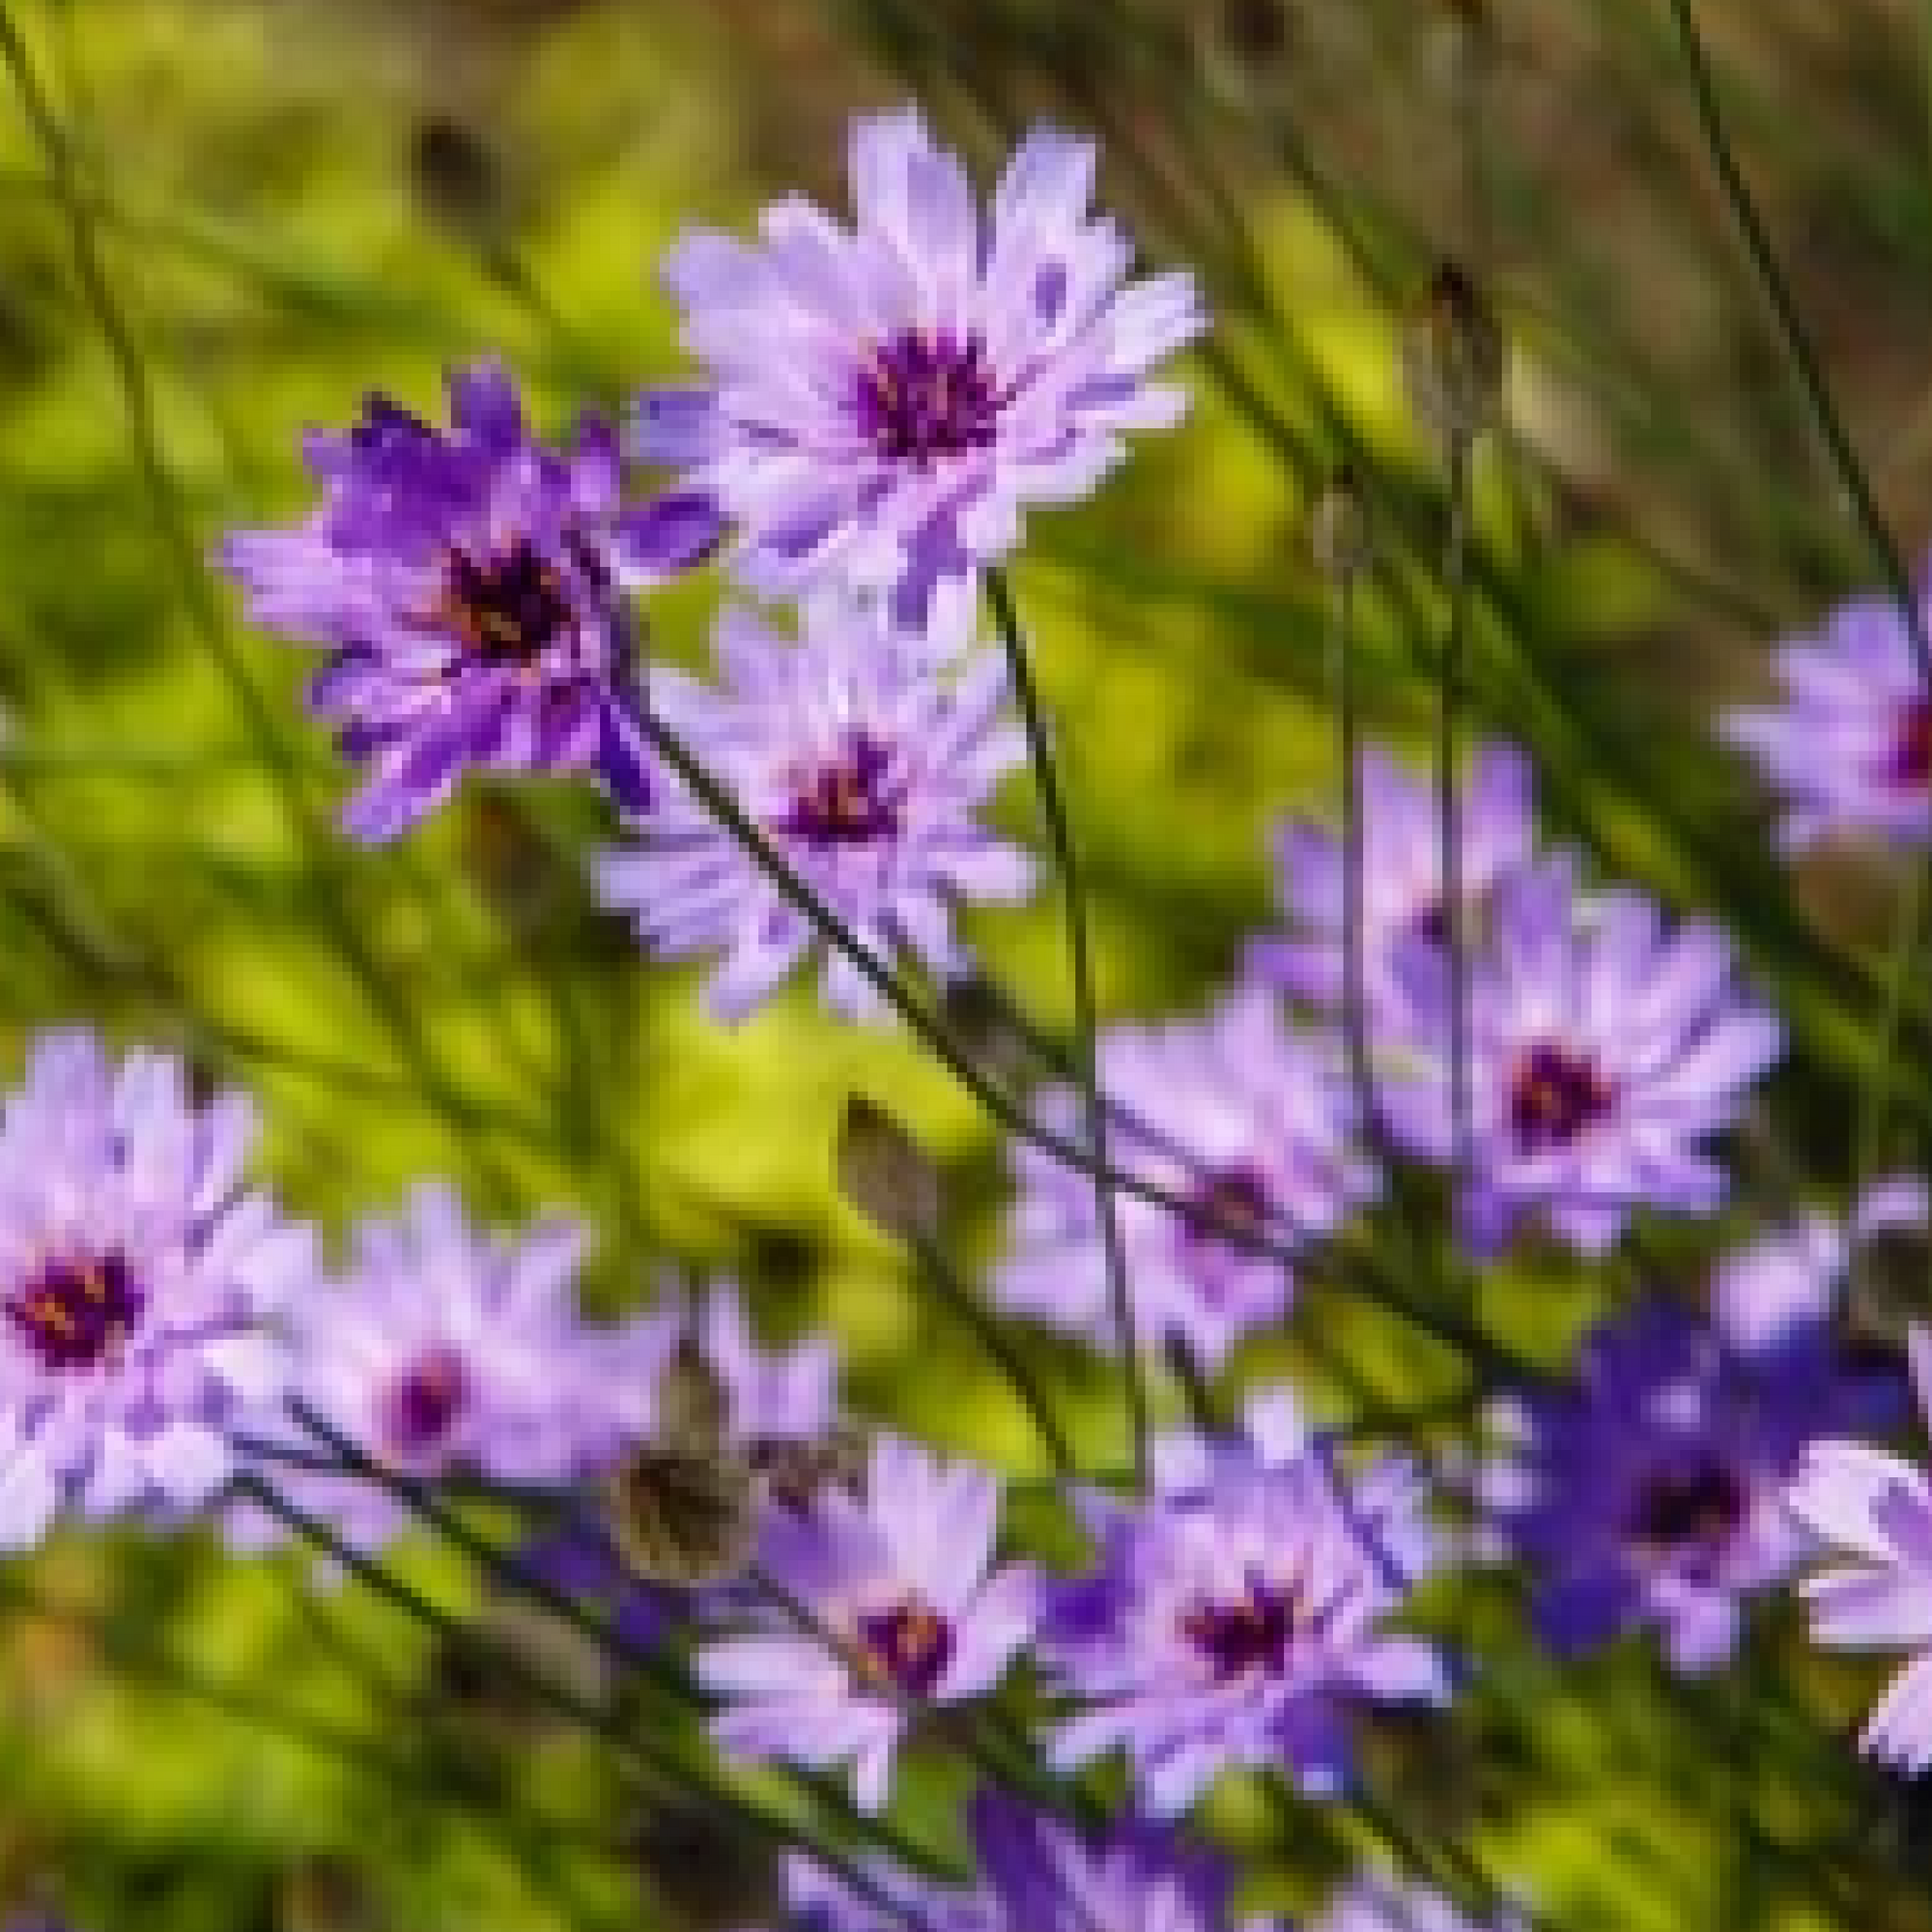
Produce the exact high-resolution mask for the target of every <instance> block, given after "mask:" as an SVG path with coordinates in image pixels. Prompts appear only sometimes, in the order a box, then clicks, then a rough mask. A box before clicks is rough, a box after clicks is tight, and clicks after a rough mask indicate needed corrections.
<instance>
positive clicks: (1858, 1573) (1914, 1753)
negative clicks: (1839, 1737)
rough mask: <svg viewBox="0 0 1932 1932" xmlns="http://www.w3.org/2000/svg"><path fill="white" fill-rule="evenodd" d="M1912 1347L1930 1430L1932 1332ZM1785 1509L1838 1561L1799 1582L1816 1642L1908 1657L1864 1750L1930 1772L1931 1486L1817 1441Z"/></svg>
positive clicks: (1896, 1460) (1901, 1466) (1858, 1448)
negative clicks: (1802, 1587)
mask: <svg viewBox="0 0 1932 1932" xmlns="http://www.w3.org/2000/svg"><path fill="white" fill-rule="evenodd" d="M1910 1349H1911V1356H1912V1380H1913V1386H1914V1388H1915V1390H1916V1391H1917V1394H1918V1406H1919V1411H1920V1414H1921V1416H1922V1418H1923V1420H1924V1423H1925V1425H1926V1427H1927V1428H1928V1429H1932V1328H1927V1327H1923V1326H1915V1327H1914V1328H1913V1330H1912V1333H1911V1337H1910ZM1788 1502H1789V1505H1790V1508H1791V1511H1792V1514H1793V1515H1794V1516H1795V1517H1796V1518H1797V1520H1799V1521H1800V1522H1801V1523H1803V1524H1804V1527H1805V1528H1806V1529H1808V1530H1809V1531H1810V1532H1811V1533H1812V1534H1813V1535H1814V1536H1816V1537H1817V1538H1818V1539H1819V1541H1820V1542H1821V1543H1823V1544H1824V1545H1825V1546H1826V1547H1827V1548H1829V1549H1830V1551H1831V1553H1832V1554H1833V1556H1835V1557H1838V1558H1841V1559H1844V1560H1842V1561H1840V1562H1837V1563H1835V1564H1833V1566H1832V1567H1831V1568H1828V1569H1825V1570H1822V1571H1820V1572H1818V1573H1817V1574H1816V1575H1815V1576H1811V1577H1806V1578H1805V1580H1804V1595H1805V1597H1806V1598H1807V1599H1808V1600H1809V1602H1810V1605H1811V1634H1812V1637H1813V1639H1814V1640H1815V1641H1816V1642H1818V1643H1822V1644H1829V1645H1831V1646H1832V1647H1833V1648H1834V1649H1843V1650H1871V1649H1883V1650H1904V1651H1908V1652H1911V1653H1913V1655H1912V1658H1911V1661H1910V1662H1908V1663H1907V1664H1906V1665H1905V1667H1904V1668H1903V1669H1902V1670H1901V1671H1900V1672H1899V1673H1898V1675H1897V1676H1896V1677H1894V1678H1893V1679H1892V1681H1891V1684H1890V1686H1889V1688H1888V1690H1886V1693H1885V1695H1884V1696H1883V1697H1881V1698H1880V1699H1879V1702H1878V1704H1877V1707H1876V1708H1875V1709H1874V1710H1873V1712H1872V1714H1871V1717H1870V1719H1868V1720H1867V1722H1866V1724H1865V1728H1864V1733H1863V1735H1862V1737H1861V1739H1860V1748H1861V1749H1862V1750H1863V1751H1864V1752H1865V1753H1866V1754H1867V1755H1868V1756H1870V1757H1875V1758H1878V1759H1880V1760H1881V1761H1883V1762H1884V1763H1887V1764H1891V1765H1896V1766H1897V1767H1898V1768H1899V1769H1900V1770H1901V1771H1904V1772H1907V1773H1909V1774H1911V1775H1912V1776H1915V1777H1916V1776H1918V1775H1919V1774H1920V1773H1921V1772H1924V1771H1926V1770H1928V1769H1932V1481H1928V1479H1927V1477H1926V1473H1925V1471H1924V1470H1923V1469H1922V1468H1920V1467H1919V1466H1918V1464H1917V1463H1908V1462H1906V1461H1905V1460H1904V1459H1903V1458H1902V1457H1898V1456H1892V1455H1889V1454H1887V1453H1886V1451H1884V1450H1882V1449H1874V1448H1871V1447H1870V1446H1869V1445H1867V1444H1866V1443H1863V1442H1858V1441H1850V1440H1839V1439H1833V1440H1830V1441H1820V1442H1814V1443H1812V1444H1811V1446H1810V1447H1809V1449H1808V1450H1807V1451H1806V1452H1805V1456H1804V1464H1803V1466H1802V1467H1801V1468H1800V1470H1799V1472H1798V1476H1797V1479H1796V1481H1794V1482H1793V1484H1792V1486H1791V1490H1790V1493H1789V1497H1788Z"/></svg>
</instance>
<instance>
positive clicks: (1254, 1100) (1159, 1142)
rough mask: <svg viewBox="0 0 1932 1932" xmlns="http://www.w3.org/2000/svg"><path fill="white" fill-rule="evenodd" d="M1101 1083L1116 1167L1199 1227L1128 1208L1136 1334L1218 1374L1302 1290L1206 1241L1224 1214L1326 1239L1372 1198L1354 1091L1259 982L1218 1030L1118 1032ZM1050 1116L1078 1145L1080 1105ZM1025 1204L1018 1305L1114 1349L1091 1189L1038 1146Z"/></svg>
mask: <svg viewBox="0 0 1932 1932" xmlns="http://www.w3.org/2000/svg"><path fill="white" fill-rule="evenodd" d="M1099 1063H1100V1084H1101V1089H1102V1091H1103V1092H1104V1093H1105V1094H1106V1095H1107V1096H1108V1098H1109V1100H1110V1101H1111V1102H1112V1104H1113V1108H1114V1119H1115V1125H1114V1128H1113V1132H1112V1134H1111V1136H1110V1140H1111V1151H1112V1152H1113V1155H1114V1158H1115V1161H1116V1164H1117V1165H1119V1166H1120V1167H1121V1168H1122V1169H1123V1170H1124V1171H1125V1172H1128V1173H1131V1174H1136V1175H1139V1176H1141V1177H1143V1178H1144V1179H1149V1180H1156V1181H1159V1182H1162V1183H1163V1184H1165V1185H1166V1186H1168V1187H1170V1188H1172V1189H1174V1190H1175V1191H1177V1192H1179V1194H1181V1195H1182V1196H1184V1197H1185V1198H1186V1200H1187V1201H1188V1202H1189V1203H1190V1205H1192V1206H1193V1208H1194V1209H1195V1211H1194V1212H1193V1213H1192V1214H1175V1213H1173V1212H1171V1211H1170V1210H1169V1209H1167V1208H1163V1207H1160V1206H1157V1205H1155V1204H1152V1203H1150V1202H1147V1201H1143V1200H1141V1199H1140V1198H1139V1197H1137V1196H1133V1195H1122V1196H1121V1197H1120V1203H1119V1213H1120V1219H1121V1232H1122V1240H1123V1242H1124V1244H1125V1248H1126V1259H1127V1276H1128V1281H1129V1283H1130V1288H1131V1293H1132V1301H1133V1316H1134V1332H1135V1334H1136V1335H1137V1336H1138V1337H1139V1338H1140V1339H1141V1340H1142V1341H1143V1342H1144V1343H1146V1344H1147V1345H1149V1346H1150V1347H1158V1346H1159V1344H1160V1343H1161V1341H1162V1339H1163V1338H1164V1337H1165V1336H1167V1335H1169V1334H1177V1335H1179V1336H1181V1337H1182V1338H1184V1340H1185V1341H1186V1343H1187V1344H1188V1346H1189V1348H1190V1349H1191V1350H1193V1351H1194V1352H1195V1353H1196V1354H1197V1355H1199V1356H1200V1358H1201V1359H1202V1360H1203V1361H1204V1362H1206V1363H1207V1364H1208V1366H1210V1367H1213V1366H1217V1365H1218V1364H1219V1363H1220V1362H1221V1360H1222V1358H1223V1357H1224V1356H1225V1355H1226V1354H1227V1352H1228V1350H1229V1349H1230V1348H1231V1347H1232V1346H1233V1345H1234V1344H1235V1343H1236V1341H1238V1340H1239V1339H1240V1337H1241V1336H1242V1335H1244V1334H1246V1333H1248V1332H1249V1331H1250V1330H1252V1329H1255V1328H1258V1327H1261V1326H1263V1325H1264V1324H1265V1323H1267V1322H1270V1321H1277V1320H1278V1319H1279V1318H1280V1317H1281V1316H1282V1315H1283V1314H1285V1313H1286V1311H1287V1309H1288V1306H1289V1303H1290V1301H1291V1299H1292V1297H1293V1293H1294V1281H1293V1275H1292V1273H1291V1272H1290V1270H1289V1269H1288V1268H1286V1267H1285V1266H1284V1265H1283V1264H1282V1263H1281V1262H1280V1261H1279V1260H1278V1259H1276V1258H1275V1257H1273V1256H1271V1255H1266V1254H1260V1253H1256V1252H1254V1251H1252V1250H1249V1249H1244V1248H1240V1247H1236V1246H1234V1245H1232V1244H1230V1243H1229V1242H1228V1241H1226V1240H1225V1239H1219V1238H1216V1237H1215V1236H1213V1235H1212V1234H1210V1233H1209V1232H1208V1230H1209V1227H1210V1225H1211V1218H1212V1217H1219V1218H1220V1219H1222V1220H1223V1221H1225V1222H1230V1223H1233V1224H1235V1225H1236V1226H1240V1227H1247V1228H1251V1229H1253V1230H1255V1231H1257V1232H1260V1231H1263V1230H1279V1231H1281V1238H1285V1239H1291V1238H1310V1239H1312V1238H1315V1237H1317V1236H1321V1235H1323V1234H1325V1233H1327V1232H1328V1231H1329V1230H1330V1229H1331V1228H1333V1227H1334V1226H1335V1225H1336V1224H1337V1223H1338V1222H1339V1221H1341V1220H1342V1218H1343V1217H1344V1216H1345V1215H1346V1214H1347V1213H1348V1211H1349V1209H1350V1208H1351V1207H1352V1206H1353V1205H1355V1203H1357V1202H1359V1201H1361V1200H1363V1199H1365V1198H1366V1197H1367V1196H1368V1195H1369V1194H1371V1193H1372V1192H1373V1191H1374V1185H1375V1180H1374V1174H1373V1171H1372V1170H1371V1168H1370V1166H1369V1164H1368V1163H1367V1162H1366V1161H1365V1160H1363V1159H1362V1158H1361V1157H1360V1156H1359V1155H1357V1154H1356V1153H1355V1152H1354V1151H1353V1150H1352V1149H1351V1147H1350V1142H1349V1135H1350V1127H1351V1125H1352V1122H1353V1111H1354V1110H1353V1103H1352V1099H1351V1096H1350V1089H1349V1083H1348V1080H1347V1078H1346V1076H1345V1075H1344V1074H1343V1073H1342V1072H1341V1070H1340V1069H1339V1068H1338V1067H1337V1066H1336V1065H1334V1064H1333V1061H1332V1057H1331V1055H1330V1054H1329V1053H1328V1052H1327V1051H1326V1050H1325V1049H1324V1048H1322V1047H1321V1046H1320V1045H1318V1044H1317V1043H1316V1042H1315V1041H1313V1040H1309V1039H1304V1038H1301V1037H1297V1036H1296V1035H1294V1034H1293V1033H1291V1032H1290V1031H1289V1029H1288V1027H1287V1026H1286V1025H1285V1024H1284V1022H1283V1020H1282V1017H1281V1013H1280V1010H1279V1009H1278V1007H1277V1005H1276V1003H1275V1001H1274V1000H1273V999H1272V997H1271V996H1270V995H1269V994H1268V993H1267V992H1266V991H1265V990H1264V989H1263V988H1261V987H1258V986H1254V985H1248V986H1245V987H1242V988H1241V989H1239V990H1237V991H1236V992H1235V993H1234V994H1233V995H1231V996H1230V997H1229V998H1227V999H1226V1000H1224V1001H1223V1002H1222V1003H1221V1004H1220V1005H1219V1006H1218V1007H1216V1008H1215V1009H1213V1010H1212V1011H1211V1012H1210V1013H1208V1015H1207V1017H1206V1018H1204V1019H1200V1020H1183V1021H1179V1022H1177V1023H1171V1024H1168V1025H1164V1026H1156V1027H1129V1026H1122V1027H1114V1028H1110V1029H1109V1030H1108V1031H1107V1032H1106V1033H1105V1034H1104V1035H1103V1036H1102V1037H1101V1040H1100V1048H1099ZM1037 1114H1038V1116H1039V1118H1040V1119H1041V1120H1042V1121H1044V1122H1047V1123H1049V1124H1051V1125H1052V1126H1054V1127H1056V1128H1058V1129H1060V1130H1061V1131H1062V1132H1064V1133H1066V1134H1067V1135H1068V1136H1069V1137H1073V1136H1076V1135H1077V1128H1078V1118H1079V1117H1078V1111H1077V1101H1076V1098H1075V1096H1074V1094H1073V1093H1072V1092H1071V1090H1070V1089H1067V1088H1064V1087H1062V1088H1054V1089H1051V1090H1049V1091H1048V1092H1047V1093H1046V1094H1042V1095H1040V1096H1039V1098H1038V1100H1037ZM1014 1159H1015V1163H1016V1165H1017V1167H1018V1170H1019V1176H1020V1184H1021V1188H1022V1194H1021V1198H1020V1202H1019V1206H1018V1208H1017V1210H1016V1213H1015V1216H1014V1243H1015V1252H1014V1254H1013V1256H1012V1257H1011V1259H1010V1260H1009V1262H1008V1263H1007V1264H1006V1266H1005V1267H1004V1268H1003V1269H1002V1270H1001V1271H1000V1273H999V1275H998V1276H997V1278H996V1286H995V1293H997V1294H998V1296H999V1298H1000V1299H1001V1300H1002V1301H1003V1302H1005V1303H1006V1304H1007V1306H1008V1307H1009V1308H1012V1309H1015V1310H1018V1311H1020V1312H1022V1313H1026V1314H1031V1315H1037V1316H1040V1317H1042V1318H1043V1319H1044V1320H1046V1321H1052V1322H1055V1323H1057V1324H1058V1325H1060V1326H1062V1327H1065V1328H1069V1329H1071V1330H1073V1331H1074V1332H1075V1333H1076V1334H1081V1335H1085V1336H1087V1337H1089V1338H1090V1339H1092V1340H1093V1341H1094V1342H1096V1343H1098V1344H1100V1345H1102V1346H1105V1345H1107V1344H1108V1343H1110V1342H1111V1341H1112V1339H1113V1335H1114V1328H1113V1321H1112V1318H1111V1314H1110V1304H1109V1300H1108V1290H1107V1268H1106V1259H1105V1255H1104V1252H1103V1250H1102V1247H1101V1244H1100V1236H1099V1231H1098V1224H1097V1220H1096V1216H1095V1206H1094V1190H1093V1187H1092V1185H1091V1184H1090V1183H1089V1181H1088V1180H1087V1179H1086V1177H1084V1176H1083V1175H1080V1174H1077V1173H1075V1172H1073V1171H1072V1170H1070V1169H1068V1168H1067V1167H1065V1165H1064V1164H1063V1163H1061V1162H1059V1161H1057V1160H1054V1159H1052V1158H1051V1157H1050V1156H1047V1155H1043V1154H1041V1153H1040V1152H1039V1151H1038V1150H1037V1149H1036V1148H1034V1147H1032V1146H1022V1147H1020V1148H1018V1150H1017V1151H1016V1152H1015V1155H1014Z"/></svg>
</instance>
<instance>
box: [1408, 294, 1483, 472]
mask: <svg viewBox="0 0 1932 1932" xmlns="http://www.w3.org/2000/svg"><path fill="white" fill-rule="evenodd" d="M1507 360H1508V345H1507V343H1506V342H1505V340H1504V337H1503V331H1502V326H1501V325H1500V324H1499V323H1498V322H1497V321H1496V318H1495V312H1494V310H1492V308H1491V307H1490V304H1489V300H1488V298H1487V297H1485V295H1484V294H1483V292H1482V290H1481V289H1480V288H1479V287H1478V286H1477V285H1476V283H1475V282H1474V281H1473V280H1472V279H1471V278H1470V276H1469V275H1468V274H1467V273H1466V272H1465V271H1464V270H1463V269H1462V268H1461V267H1459V266H1458V265H1457V264H1456V263H1454V262H1444V263H1443V264H1442V265H1441V266H1440V267H1439V268H1438V269H1437V270H1435V275H1434V276H1433V277H1432V278H1431V280H1430V283H1429V288H1428V290H1427V292H1426V293H1425V295H1424V296H1423V298H1422V300H1421V302H1420V303H1419V304H1418V305H1417V307H1416V308H1415V309H1414V311H1413V312H1412V313H1411V314H1410V315H1409V317H1408V319H1407V321H1406V323H1405V324H1404V325H1403V330H1402V380H1403V386H1404V387H1405V388H1406V390H1407V392H1408V406H1409V408H1410V409H1411V410H1412V411H1414V412H1415V417H1416V420H1417V421H1418V422H1420V423H1421V424H1422V426H1423V428H1424V429H1426V430H1428V431H1429V432H1430V433H1431V434H1433V435H1434V436H1435V437H1436V438H1437V439H1438V440H1440V441H1441V442H1442V443H1444V444H1445V445H1447V446H1450V447H1454V446H1455V445H1457V444H1459V443H1467V442H1469V441H1470V440H1473V439H1474V438H1475V437H1477V436H1479V435H1481V434H1482V432H1483V431H1484V430H1486V429H1487V428H1489V426H1490V425H1491V423H1492V421H1493V420H1494V419H1495V416H1496V413H1497V412H1498V411H1499V409H1500V408H1501V406H1502V394H1503V377H1504V374H1505V370H1506V365H1507Z"/></svg>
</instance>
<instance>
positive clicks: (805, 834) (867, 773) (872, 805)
mask: <svg viewBox="0 0 1932 1932" xmlns="http://www.w3.org/2000/svg"><path fill="white" fill-rule="evenodd" d="M892 764H893V753H892V749H891V747H890V746H887V745H884V744H881V743H880V742H879V740H878V739H876V738H875V737H873V736H872V734H871V733H870V732H869V731H848V732H847V733H846V734H845V739H844V742H843V743H842V744H841V745H840V746H839V748H838V755H837V756H836V757H833V758H829V759H828V760H827V761H826V762H825V763H824V764H822V765H819V766H817V767H816V768H815V769H813V770H811V771H810V772H808V773H806V774H805V775H804V776H803V777H802V779H801V781H800V783H799V788H798V790H797V792H796V793H795V794H794V795H793V797H792V801H791V803H790V805H788V806H787V807H786V808H785V812H784V816H783V817H782V818H781V819H780V821H779V829H780V830H781V831H783V832H788V833H790V834H791V836H792V837H793V838H803V839H804V840H805V841H806V842H807V843H808V844H810V845H862V844H864V843H865V842H866V841H867V840H868V839H872V838H891V837H892V836H893V834H894V833H895V832H896V831H897V830H898V823H899V821H898V801H897V799H896V798H895V796H894V795H893V792H892V789H891V786H890V784H889V782H888V781H889V779H890V777H891V773H892Z"/></svg>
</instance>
